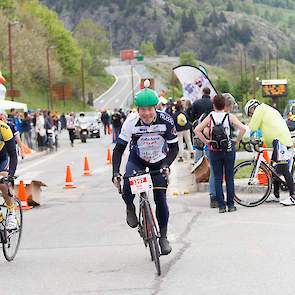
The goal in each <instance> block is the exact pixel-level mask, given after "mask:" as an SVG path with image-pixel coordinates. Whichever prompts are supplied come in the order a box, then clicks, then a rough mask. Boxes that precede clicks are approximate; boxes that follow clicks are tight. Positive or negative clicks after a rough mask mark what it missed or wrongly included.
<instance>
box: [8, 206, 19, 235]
mask: <svg viewBox="0 0 295 295" xmlns="http://www.w3.org/2000/svg"><path fill="white" fill-rule="evenodd" d="M6 229H7V230H13V229H17V220H16V217H15V212H14V210H13V211H11V212H9V214H8V216H7V219H6Z"/></svg>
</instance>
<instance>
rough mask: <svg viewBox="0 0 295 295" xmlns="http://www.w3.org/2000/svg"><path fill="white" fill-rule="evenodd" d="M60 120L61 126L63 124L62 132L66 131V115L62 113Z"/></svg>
mask: <svg viewBox="0 0 295 295" xmlns="http://www.w3.org/2000/svg"><path fill="white" fill-rule="evenodd" d="M59 120H60V124H61V130H63V129H66V128H67V119H66V116H65V113H62V114H61V115H60V117H59Z"/></svg>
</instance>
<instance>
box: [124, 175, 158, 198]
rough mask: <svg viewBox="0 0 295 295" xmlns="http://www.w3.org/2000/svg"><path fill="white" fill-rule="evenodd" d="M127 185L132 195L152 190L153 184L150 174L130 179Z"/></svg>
mask: <svg viewBox="0 0 295 295" xmlns="http://www.w3.org/2000/svg"><path fill="white" fill-rule="evenodd" d="M129 183H130V188H131V192H132V194H140V193H143V192H148V191H151V190H152V189H153V182H152V178H151V176H150V174H144V175H140V176H134V177H130V178H129Z"/></svg>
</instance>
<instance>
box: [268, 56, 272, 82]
mask: <svg viewBox="0 0 295 295" xmlns="http://www.w3.org/2000/svg"><path fill="white" fill-rule="evenodd" d="M270 59H271V57H270V51H269V52H268V64H269V79H271V63H270Z"/></svg>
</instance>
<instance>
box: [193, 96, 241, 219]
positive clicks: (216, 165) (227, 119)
mask: <svg viewBox="0 0 295 295" xmlns="http://www.w3.org/2000/svg"><path fill="white" fill-rule="evenodd" d="M225 101H226V100H225V97H224V96H223V95H220V94H218V95H216V96H215V97H214V98H213V107H214V111H212V112H211V113H210V114H209V115H208V116H207V117H206V118H205V119H204V120H203V121H202V123H200V124H199V125H198V126H197V127H196V128H195V130H194V131H195V133H196V134H197V135H198V137H199V138H200V139H201V140H202V141H203V142H204V143H205V144H206V145H208V146H209V153H210V156H209V157H210V160H211V162H210V163H211V165H212V166H211V169H212V170H213V173H214V177H215V190H216V199H217V202H218V207H219V213H224V212H226V205H227V206H228V212H233V211H236V210H237V208H236V207H235V206H234V194H235V188H234V164H235V154H236V151H235V144H236V143H239V142H240V140H241V139H242V137H243V136H244V134H245V132H246V127H245V126H244V125H243V124H242V123H241V122H240V121H239V120H238V119H237V117H236V116H235V115H233V114H229V113H227V112H225ZM213 120H214V121H213ZM214 122H215V123H214ZM221 123H222V126H223V128H224V130H225V133H226V136H227V139H228V145H227V148H226V149H225V150H222V149H221V148H220V147H213V146H211V145H210V140H209V139H207V138H206V137H205V136H204V134H205V135H206V136H208V137H209V138H210V139H211V137H212V131H213V128H214V126H215V125H216V124H221ZM232 124H233V125H235V126H236V127H237V128H238V129H239V134H238V137H237V138H236V139H235V140H234V141H233V140H232V139H231V125H232ZM208 126H209V130H208ZM208 131H209V132H208ZM203 132H204V134H203ZM224 172H225V181H226V191H227V202H226V203H225V201H224V195H223V190H222V183H223V174H224Z"/></svg>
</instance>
